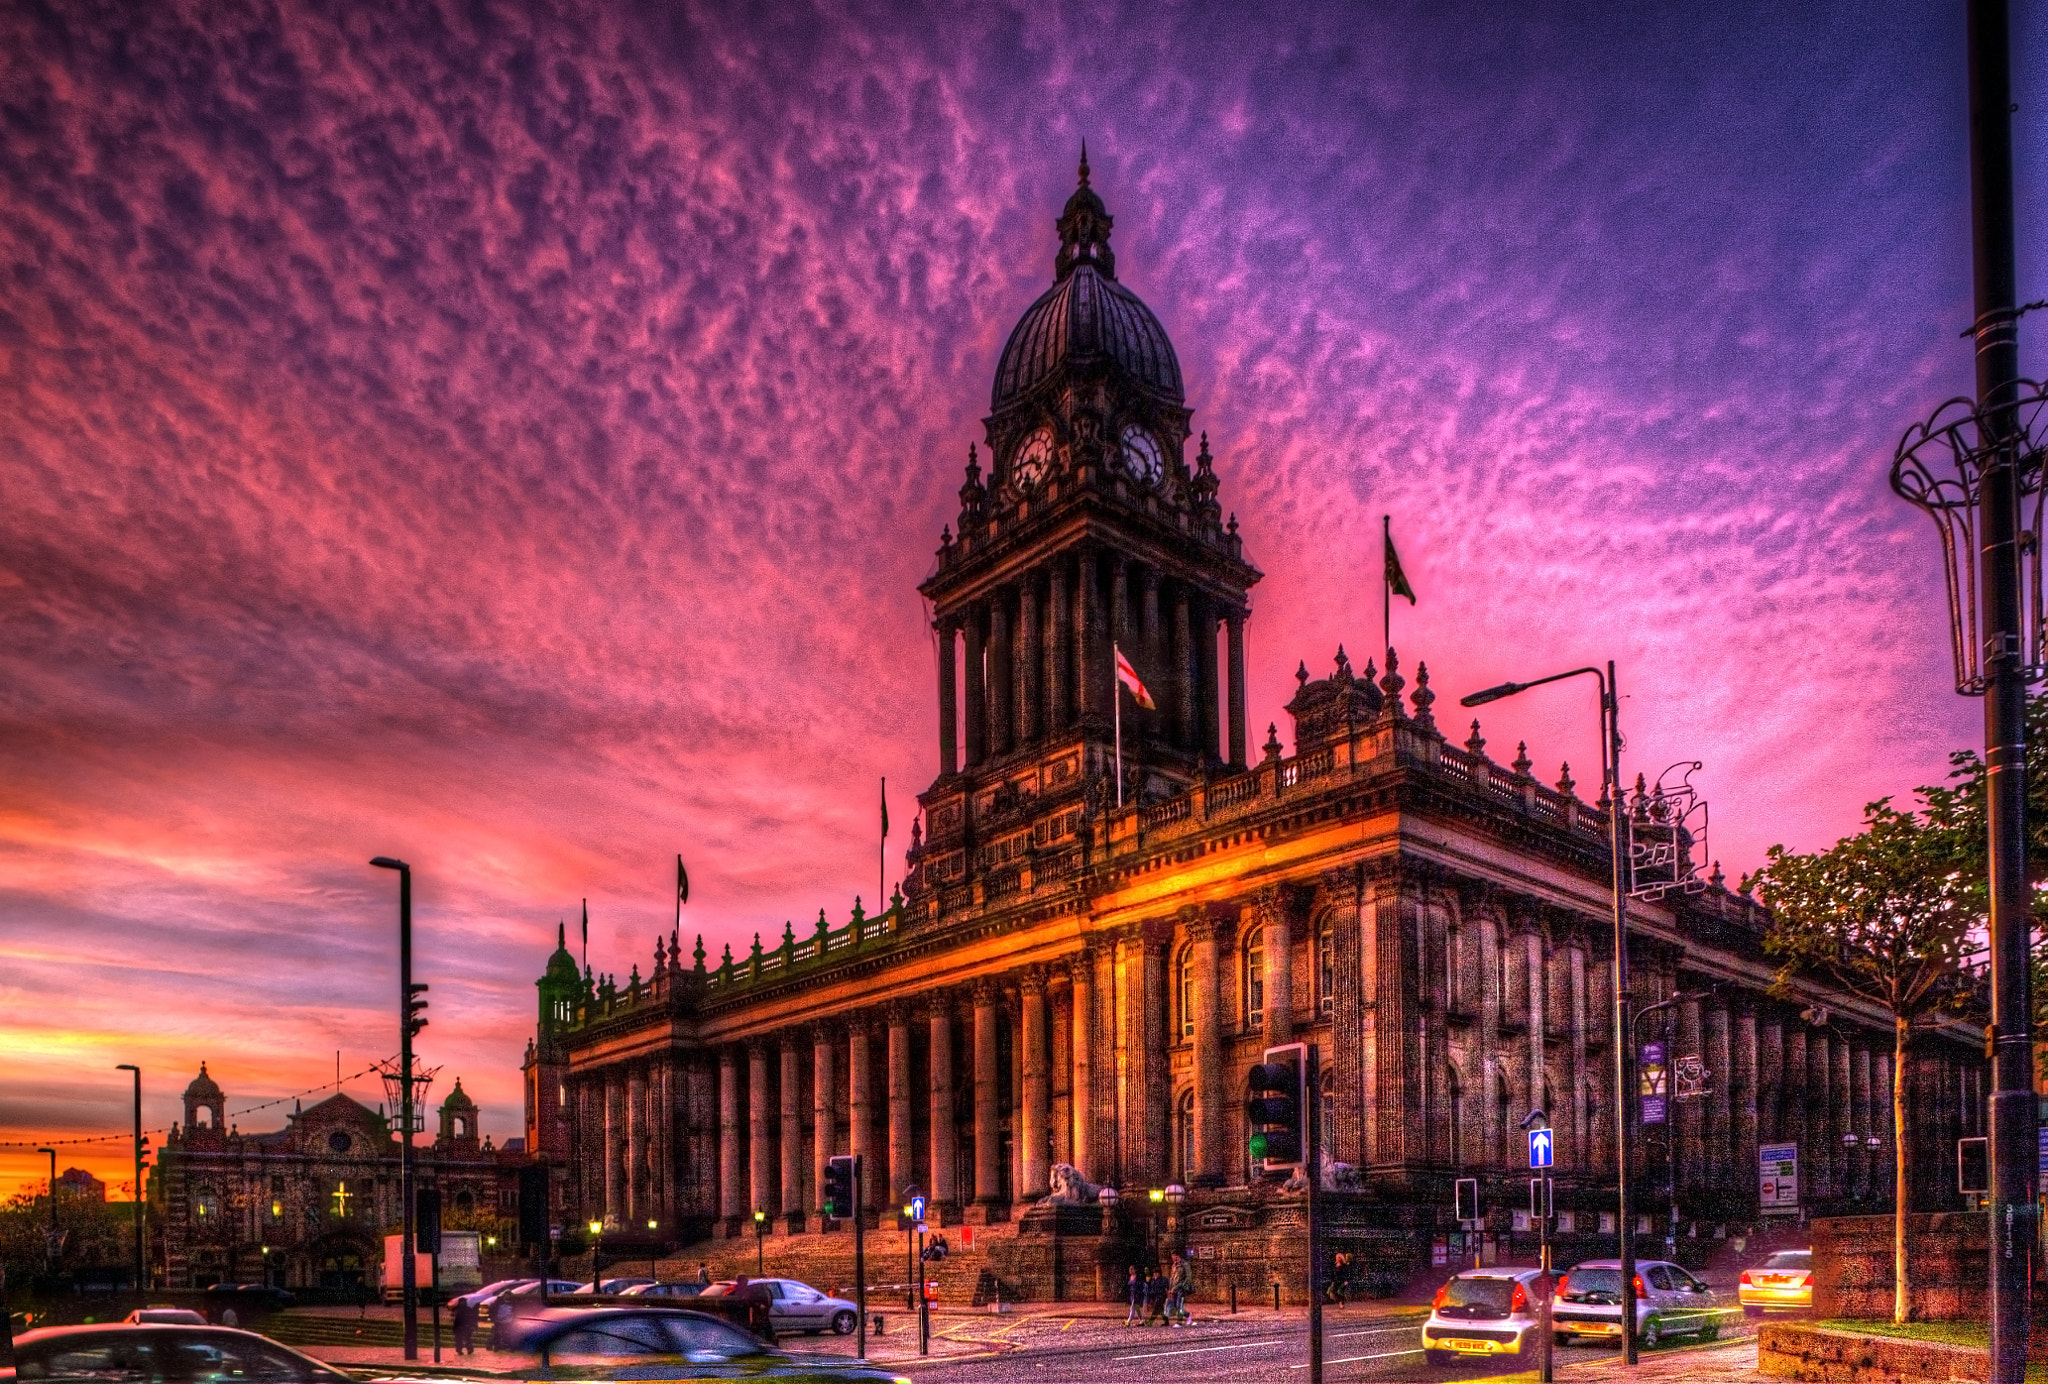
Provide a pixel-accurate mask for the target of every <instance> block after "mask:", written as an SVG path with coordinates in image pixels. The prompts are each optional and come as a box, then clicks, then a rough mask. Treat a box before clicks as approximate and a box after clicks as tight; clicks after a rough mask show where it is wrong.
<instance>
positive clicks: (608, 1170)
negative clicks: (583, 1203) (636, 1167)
mask: <svg viewBox="0 0 2048 1384" xmlns="http://www.w3.org/2000/svg"><path fill="white" fill-rule="evenodd" d="M629 1166H630V1165H629V1164H628V1163H627V1162H626V1087H625V1083H624V1082H622V1081H620V1080H619V1074H618V1073H617V1072H616V1071H612V1072H606V1073H605V1076H604V1222H605V1224H606V1225H617V1224H619V1223H620V1220H621V1218H623V1217H624V1215H625V1214H626V1170H627V1168H628V1167H629Z"/></svg>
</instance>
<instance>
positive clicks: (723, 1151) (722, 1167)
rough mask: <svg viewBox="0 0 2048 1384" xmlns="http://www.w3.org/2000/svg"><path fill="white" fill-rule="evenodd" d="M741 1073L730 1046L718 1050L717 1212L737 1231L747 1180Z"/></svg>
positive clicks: (730, 1230)
mask: <svg viewBox="0 0 2048 1384" xmlns="http://www.w3.org/2000/svg"><path fill="white" fill-rule="evenodd" d="M740 1134H741V1125H740V1073H739V1063H738V1061H737V1060H736V1058H735V1055H734V1053H733V1050H732V1049H731V1048H721V1049H719V1053H718V1214H719V1216H720V1217H722V1218H723V1219H724V1220H725V1222H726V1233H727V1234H736V1233H737V1232H738V1229H739V1223H740V1218H741V1217H742V1216H744V1215H746V1213H747V1207H746V1181H745V1178H744V1175H743V1174H742V1172H741V1164H740V1154H741V1152H742V1145H741V1140H740Z"/></svg>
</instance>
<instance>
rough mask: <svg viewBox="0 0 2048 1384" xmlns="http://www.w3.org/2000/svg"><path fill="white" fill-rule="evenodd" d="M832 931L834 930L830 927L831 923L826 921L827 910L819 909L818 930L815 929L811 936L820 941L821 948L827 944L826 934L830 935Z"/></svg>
mask: <svg viewBox="0 0 2048 1384" xmlns="http://www.w3.org/2000/svg"><path fill="white" fill-rule="evenodd" d="M831 930H832V928H831V925H830V924H829V923H827V922H826V921H825V910H824V909H822V908H821V909H819V910H818V926H817V928H816V929H815V930H814V931H813V932H812V934H811V935H812V936H813V937H815V938H816V939H817V941H818V944H819V945H820V946H821V947H822V946H823V945H824V943H825V934H826V933H828V932H830V931H831Z"/></svg>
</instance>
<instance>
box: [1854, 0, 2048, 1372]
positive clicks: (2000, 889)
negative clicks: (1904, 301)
mask: <svg viewBox="0 0 2048 1384" xmlns="http://www.w3.org/2000/svg"><path fill="white" fill-rule="evenodd" d="M1968 27H1969V63H1970V97H1969V99H1970V222H1971V251H1972V260H1973V263H1974V266H1975V289H1976V293H1975V297H1976V304H1975V305H1976V309H1977V317H1976V321H1975V322H1974V323H1972V324H1971V328H1970V330H1969V332H1968V333H1966V335H1969V336H1972V337H1974V338H1975V341H1976V347H1977V394H1976V397H1975V398H1974V399H1970V398H1959V399H1950V400H1949V401H1948V402H1946V403H1944V404H1942V405H1941V407H1940V408H1938V409H1936V410H1935V411H1934V414H1933V416H1932V417H1930V418H1929V419H1928V420H1927V421H1926V422H1925V423H1916V424H1914V425H1913V426H1912V427H1911V428H1908V429H1907V430H1906V435H1905V436H1904V437H1903V438H1901V439H1900V441H1899V446H1898V450H1897V452H1896V453H1895V454H1894V456H1893V459H1892V474H1891V482H1892V489H1893V490H1895V491H1897V492H1898V494H1899V495H1900V497H1901V498H1903V499H1905V500H1907V501H1908V502H1910V503H1912V504H1914V505H1917V506H1918V507H1919V508H1921V509H1923V510H1925V511H1926V512H1927V513H1928V514H1929V515H1930V516H1932V517H1933V519H1934V522H1935V527H1936V529H1937V530H1938V532H1939V533H1940V535H1941V546H1942V555H1943V559H1944V563H1943V567H1944V575H1945V576H1946V578H1947V585H1948V611H1949V630H1950V649H1951V653H1952V654H1953V657H1954V659H1955V673H1956V691H1957V692H1959V693H1961V694H1962V695H1964V696H1981V697H1983V698H1984V766H1985V771H1986V772H1985V778H1986V796H1987V798H1988V799H1989V801H1988V803H1987V804H1986V806H1987V813H1986V816H1987V817H1988V819H1989V825H1990V833H1989V834H1990V842H1989V846H1990V866H1991V868H1990V895H1991V927H1990V931H1991V1031H1990V1034H1989V1035H1988V1037H1989V1040H1990V1041H1989V1044H1988V1046H1989V1048H1990V1050H1991V1054H1992V1056H1991V1062H1992V1071H1991V1086H1992V1091H1991V1134H1990V1138H1989V1140H1988V1141H1987V1152H1988V1153H1989V1155H1990V1162H1991V1178H1990V1184H1991V1202H1990V1212H1991V1235H1990V1240H1991V1250H1990V1254H1991V1266H1990V1267H1991V1285H1990V1286H1991V1293H1990V1299H1991V1304H1990V1305H1991V1384H2018V1381H2020V1380H2021V1379H2022V1378H2024V1375H2025V1370H2026V1355H2027V1325H2028V1313H2029V1309H2030V1305H2031V1304H2030V1303H2029V1301H2028V1298H2029V1295H2030V1290H2031V1277H2032V1275H2031V1272H2030V1266H2031V1263H2032V1258H2033V1255H2034V1252H2035V1248H2036V1245H2037V1243H2038V1239H2039V1234H2040V1227H2039V1226H2038V1225H2037V1224H2036V1220H2035V1217H2036V1211H2035V1203H2034V1182H2035V1177H2036V1168H2037V1163H2036V1159H2037V1156H2038V1155H2037V1151H2036V1144H2035V1132H2036V1129H2037V1123H2038V1117H2039V1111H2038V1109H2037V1107H2036V1105H2035V1099H2034V1090H2033V1086H2034V1052H2033V1033H2032V1012H2031V1010H2032V996H2031V994H2030V990H2031V984H2030V977H2029V974H2028V955H2027V953H2028V950H2029V947H2028V941H2029V939H2028V928H2029V919H2028V910H2027V892H2028V888H2027V868H2026V843H2027V837H2026V806H2027V787H2026V762H2027V735H2026V711H2027V705H2026V703H2027V685H2028V684H2029V683H2033V682H2039V681H2041V679H2042V678H2043V677H2044V676H2048V657H2044V649H2043V638H2042V626H2043V618H2042V617H2043V607H2042V601H2041V564H2042V550H2041V540H2042V537H2043V535H2042V531H2041V519H2042V501H2043V498H2044V489H2048V487H2044V484H2043V475H2042V467H2043V455H2042V445H2041V434H2040V433H2038V432H2036V431H2035V430H2034V424H2035V423H2036V422H2037V421H2039V419H2040V415H2041V411H2042V406H2043V403H2044V402H2048V389H2044V387H2043V386H2042V385H2041V384H2038V383H2033V382H2030V381H2027V380H2023V379H2021V378H2020V374H2019V363H2020V356H2019V318H2020V314H2021V313H2022V312H2025V311H2027V309H2026V308H2022V307H2019V306H2018V305H2017V302H2016V300H2017V298H2018V293H2017V289H2016V284H2017V277H2018V276H2017V271H2016V269H2015V266H2014V261H2013V182H2012V109H2013V106H2012V55H2011V35H2010V22H2009V16H2008V14H2007V4H2006V0H1970V4H1969V19H1968ZM2029 306H2030V307H2031V306H2039V305H2038V304H2030V305H2029ZM1980 587H1981V591H1980ZM1900 1134H1901V1137H1903V1136H1904V1131H1900Z"/></svg>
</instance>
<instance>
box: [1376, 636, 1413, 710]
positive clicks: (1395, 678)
mask: <svg viewBox="0 0 2048 1384" xmlns="http://www.w3.org/2000/svg"><path fill="white" fill-rule="evenodd" d="M1371 670H1372V665H1371V664H1370V663H1368V664H1366V671H1367V673H1368V675H1369V674H1370V673H1371ZM1407 685H1408V680H1407V679H1406V678H1404V677H1402V676H1401V660H1400V656H1399V655H1397V654H1396V653H1395V652H1394V650H1393V646H1392V645H1389V646H1388V648H1387V671H1386V674H1385V676H1383V677H1381V679H1380V691H1381V692H1383V693H1385V694H1386V698H1387V709H1388V710H1389V711H1390V712H1392V713H1393V716H1394V719H1395V720H1397V721H1398V720H1400V719H1401V689H1402V688H1404V687H1406V686H1407Z"/></svg>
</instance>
